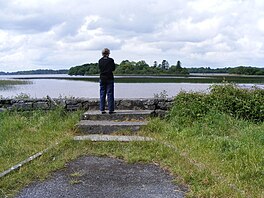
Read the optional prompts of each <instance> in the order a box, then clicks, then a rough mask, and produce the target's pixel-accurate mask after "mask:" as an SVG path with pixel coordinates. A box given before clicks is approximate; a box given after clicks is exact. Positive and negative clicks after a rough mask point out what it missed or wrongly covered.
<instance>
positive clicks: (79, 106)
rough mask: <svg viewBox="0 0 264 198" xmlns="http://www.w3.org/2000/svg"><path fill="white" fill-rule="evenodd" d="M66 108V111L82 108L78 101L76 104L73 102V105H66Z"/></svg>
mask: <svg viewBox="0 0 264 198" xmlns="http://www.w3.org/2000/svg"><path fill="white" fill-rule="evenodd" d="M66 109H67V111H77V110H80V109H82V104H81V103H78V104H75V105H67V106H66Z"/></svg>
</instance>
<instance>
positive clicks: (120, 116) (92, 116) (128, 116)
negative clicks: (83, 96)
mask: <svg viewBox="0 0 264 198" xmlns="http://www.w3.org/2000/svg"><path fill="white" fill-rule="evenodd" d="M115 112H116V113H114V114H109V113H108V112H107V113H106V114H102V113H101V112H100V111H87V112H85V113H84V114H83V116H82V120H119V121H127V120H145V119H146V118H148V117H149V116H151V115H153V111H152V110H117V111H115Z"/></svg>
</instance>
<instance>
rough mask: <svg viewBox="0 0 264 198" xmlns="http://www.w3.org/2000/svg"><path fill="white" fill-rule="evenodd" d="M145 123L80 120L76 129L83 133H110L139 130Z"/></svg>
mask: <svg viewBox="0 0 264 198" xmlns="http://www.w3.org/2000/svg"><path fill="white" fill-rule="evenodd" d="M146 124H147V122H146V121H136V122H129V121H123V122H120V121H119V122H116V121H107V120H97V121H95V120H81V121H80V122H79V123H78V124H77V130H78V132H80V133H85V134H110V133H113V132H118V131H122V130H129V131H133V132H135V131H137V130H139V129H140V127H142V126H145V125H146Z"/></svg>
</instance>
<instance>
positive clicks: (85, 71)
mask: <svg viewBox="0 0 264 198" xmlns="http://www.w3.org/2000/svg"><path fill="white" fill-rule="evenodd" d="M99 72H100V71H99V68H98V64H97V63H89V64H84V65H81V66H75V67H71V68H70V70H69V72H68V74H69V75H81V76H84V75H95V74H99ZM114 73H115V74H116V75H160V74H166V75H182V74H184V75H186V74H189V72H188V70H187V69H186V68H181V69H180V70H177V71H176V70H175V66H172V67H170V68H168V63H167V64H165V66H164V68H160V67H157V66H156V65H155V66H153V67H150V66H149V65H148V64H147V63H146V62H145V61H144V60H141V61H138V62H135V61H129V60H123V61H122V62H121V63H120V64H119V65H116V70H115V72H114Z"/></svg>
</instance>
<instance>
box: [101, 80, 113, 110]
mask: <svg viewBox="0 0 264 198" xmlns="http://www.w3.org/2000/svg"><path fill="white" fill-rule="evenodd" d="M106 95H107V102H108V110H109V112H111V111H114V110H115V101H114V81H113V80H112V81H107V82H102V81H100V111H104V110H105V98H106Z"/></svg>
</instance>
